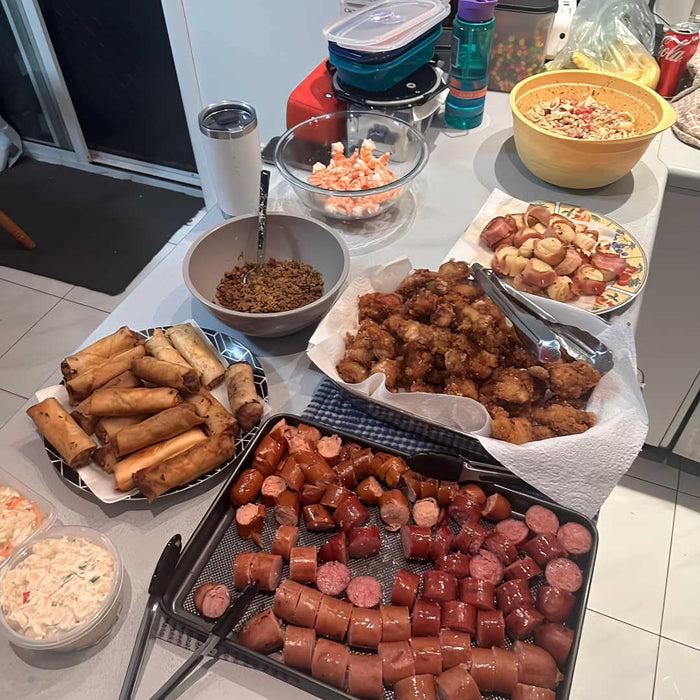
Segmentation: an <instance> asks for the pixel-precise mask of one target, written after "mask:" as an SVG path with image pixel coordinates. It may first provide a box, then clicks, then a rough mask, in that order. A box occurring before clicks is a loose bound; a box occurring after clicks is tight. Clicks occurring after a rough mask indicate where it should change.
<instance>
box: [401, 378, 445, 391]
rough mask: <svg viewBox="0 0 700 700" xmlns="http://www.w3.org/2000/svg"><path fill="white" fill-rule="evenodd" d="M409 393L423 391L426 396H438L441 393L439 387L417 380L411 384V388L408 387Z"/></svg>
mask: <svg viewBox="0 0 700 700" xmlns="http://www.w3.org/2000/svg"><path fill="white" fill-rule="evenodd" d="M409 391H412V392H416V391H423V392H425V393H426V394H439V393H441V392H440V387H439V386H436V385H435V384H430V383H429V382H424V381H423V380H422V379H419V380H418V381H415V382H412V383H411V386H410V387H409Z"/></svg>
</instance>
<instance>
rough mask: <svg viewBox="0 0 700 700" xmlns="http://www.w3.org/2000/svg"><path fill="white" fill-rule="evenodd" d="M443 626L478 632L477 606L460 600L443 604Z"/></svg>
mask: <svg viewBox="0 0 700 700" xmlns="http://www.w3.org/2000/svg"><path fill="white" fill-rule="evenodd" d="M441 607H442V626H443V627H446V628H447V629H448V630H456V631H457V632H468V633H469V634H475V633H476V612H477V610H476V608H475V607H474V606H473V605H469V603H463V602H462V601H460V600H450V601H448V602H447V603H443V604H442V606H441Z"/></svg>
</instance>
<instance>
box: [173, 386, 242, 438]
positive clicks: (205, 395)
mask: <svg viewBox="0 0 700 700" xmlns="http://www.w3.org/2000/svg"><path fill="white" fill-rule="evenodd" d="M184 398H185V402H186V403H188V404H191V405H192V406H194V410H195V411H197V415H199V416H201V417H202V418H204V420H205V423H204V432H206V434H207V435H216V433H223V431H224V430H232V431H233V433H234V435H238V421H237V420H236V418H235V417H234V416H232V415H231V414H230V413H229V412H228V411H227V410H226V408H225V407H224V405H223V404H222V403H221V402H220V401H219V400H218V399H217V398H216V397H215V396H214V395H213V394H212V393H211V392H210V391H207V390H206V389H200V390H199V391H198V392H197V393H196V394H186V395H185V397H184Z"/></svg>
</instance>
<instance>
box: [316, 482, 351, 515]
mask: <svg viewBox="0 0 700 700" xmlns="http://www.w3.org/2000/svg"><path fill="white" fill-rule="evenodd" d="M351 494H352V492H351V491H349V490H348V489H346V488H345V487H344V486H341V485H340V484H328V486H326V490H325V491H324V492H323V496H321V500H320V501H319V503H320V504H321V505H322V506H324V507H326V508H331V509H335V508H337V507H338V506H339V505H340V502H341V501H342V500H343V499H344V498H347V497H348V496H350V495H351Z"/></svg>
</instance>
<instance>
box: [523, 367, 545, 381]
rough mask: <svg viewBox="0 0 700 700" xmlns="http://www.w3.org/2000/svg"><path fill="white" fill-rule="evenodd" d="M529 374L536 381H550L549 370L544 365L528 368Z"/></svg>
mask: <svg viewBox="0 0 700 700" xmlns="http://www.w3.org/2000/svg"><path fill="white" fill-rule="evenodd" d="M527 371H528V373H529V374H530V376H531V377H533V378H534V379H539V380H540V381H542V382H546V381H547V380H548V379H549V370H548V369H547V368H546V367H542V365H532V366H531V367H528V368H527Z"/></svg>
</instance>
